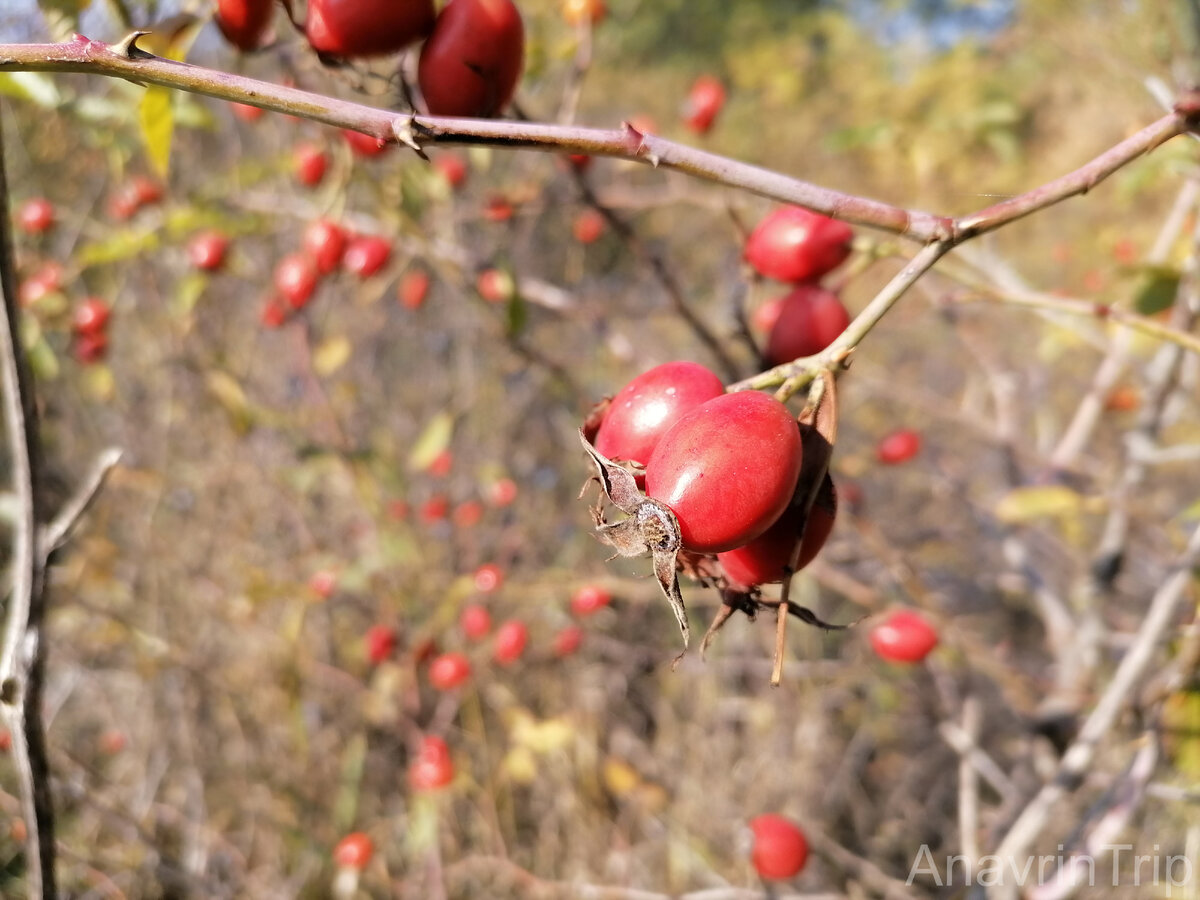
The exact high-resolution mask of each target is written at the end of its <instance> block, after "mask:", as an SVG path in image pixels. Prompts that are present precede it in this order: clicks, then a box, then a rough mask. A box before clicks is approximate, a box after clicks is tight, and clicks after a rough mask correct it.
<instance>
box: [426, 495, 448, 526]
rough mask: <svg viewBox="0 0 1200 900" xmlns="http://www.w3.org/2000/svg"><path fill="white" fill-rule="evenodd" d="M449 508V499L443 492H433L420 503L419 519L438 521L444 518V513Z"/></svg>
mask: <svg viewBox="0 0 1200 900" xmlns="http://www.w3.org/2000/svg"><path fill="white" fill-rule="evenodd" d="M449 510H450V501H449V500H447V499H446V496H445V495H444V494H434V495H433V496H432V497H430V498H429V499H428V500H426V501H425V502H424V503H422V504H421V512H420V515H421V521H422V522H427V523H428V522H440V521H441V520H442V519H444V518H446V513H447V512H449Z"/></svg>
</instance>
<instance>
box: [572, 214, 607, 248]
mask: <svg viewBox="0 0 1200 900" xmlns="http://www.w3.org/2000/svg"><path fill="white" fill-rule="evenodd" d="M605 224H606V223H605V221H604V216H603V215H601V214H600V213H599V212H598V211H597V210H594V209H585V210H584V211H583V212H581V213H580V214H579V215H578V216H576V217H575V221H574V222H572V223H571V234H573V235H574V236H575V240H577V241H579V243H581V244H594V243H595V242H596V241H598V240H599V239H600V235H602V234H604V228H605Z"/></svg>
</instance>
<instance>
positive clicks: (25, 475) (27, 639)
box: [0, 133, 56, 898]
mask: <svg viewBox="0 0 1200 900" xmlns="http://www.w3.org/2000/svg"><path fill="white" fill-rule="evenodd" d="M6 168H7V167H6V164H5V160H4V140H3V134H2V133H0V291H2V292H3V294H4V317H3V319H4V320H3V322H2V323H0V374H2V375H3V382H4V384H3V404H4V422H5V426H6V428H5V430H6V432H7V439H8V445H9V455H10V458H11V466H12V478H13V493H14V494H15V495H16V498H17V510H16V513H15V515H14V517H13V530H14V535H13V552H12V573H13V574H12V593H11V594H10V596H9V601H8V620H7V621H6V623H5V627H4V647H3V650H2V651H0V707H2V709H3V715H4V719H5V720H6V722H7V725H8V729H9V733H10V734H11V735H12V752H13V760H14V762H15V764H16V769H17V777H18V779H19V783H20V788H21V810H22V816H23V817H24V819H25V824H26V827H27V828H28V837H27V838H26V841H25V847H26V866H27V881H28V886H29V887H28V891H29V896H30V897H35V898H40V897H54V896H55V895H56V890H55V881H54V807H53V803H52V801H51V797H50V767H49V763H48V761H47V759H46V736H45V730H44V727H43V723H42V709H41V701H42V676H43V673H44V670H45V654H44V653H43V651H42V622H43V620H44V618H45V595H44V591H45V585H46V554H45V552H44V548H43V547H42V546H40V541H39V537H40V525H39V523H40V522H41V521H42V499H41V495H40V492H39V490H38V487H39V483H40V482H39V474H40V468H41V445H40V440H39V432H38V415H37V406H36V401H35V398H34V389H33V375H32V373H31V372H30V370H29V360H28V359H27V358H26V355H25V349H24V345H23V344H22V342H21V334H20V327H21V326H20V320H21V317H20V310H19V308H18V304H17V283H16V269H15V267H14V265H13V241H12V218H11V216H10V214H9V199H8V183H7V175H6V173H5V169H6Z"/></svg>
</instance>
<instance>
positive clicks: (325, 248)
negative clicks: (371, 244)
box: [300, 219, 346, 275]
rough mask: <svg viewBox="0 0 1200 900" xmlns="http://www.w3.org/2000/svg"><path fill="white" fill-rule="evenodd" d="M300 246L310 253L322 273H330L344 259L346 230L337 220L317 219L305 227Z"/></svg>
mask: <svg viewBox="0 0 1200 900" xmlns="http://www.w3.org/2000/svg"><path fill="white" fill-rule="evenodd" d="M300 246H302V247H303V248H304V252H305V253H307V254H309V255H310V256H311V257H312V259H313V262H314V263H315V264H316V266H317V270H318V271H319V272H320V273H321V274H322V275H328V274H329V273H330V272H332V271H333V270H334V269H336V268H337V267H338V265H339V264H340V263H341V261H342V254H343V253H345V251H346V232H345V230H343V228H342V227H341V226H340V225H338V224H337V223H336V222H330V221H329V220H328V219H316V220H314V221H312V222H309V223H308V224H307V225H306V226H305V227H304V233H303V234H302V235H301V237H300Z"/></svg>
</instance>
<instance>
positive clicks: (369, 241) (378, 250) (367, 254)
mask: <svg viewBox="0 0 1200 900" xmlns="http://www.w3.org/2000/svg"><path fill="white" fill-rule="evenodd" d="M391 256H392V245H391V244H389V243H388V242H387V240H385V239H384V238H381V237H378V236H376V235H371V236H368V237H358V238H354V239H353V240H352V241H350V243H349V244H347V245H346V252H345V254H344V255H343V256H342V265H343V266H344V267H345V269H346V271H347V272H350V273H352V274H354V275H357V276H358V277H359V278H369V277H370V276H372V275H374V274H375V273H376V272H378V271H379V270H380V269H382V268H383V267H384V266H385V265H386V264H387V261H388V260H389V259H390V258H391Z"/></svg>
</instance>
